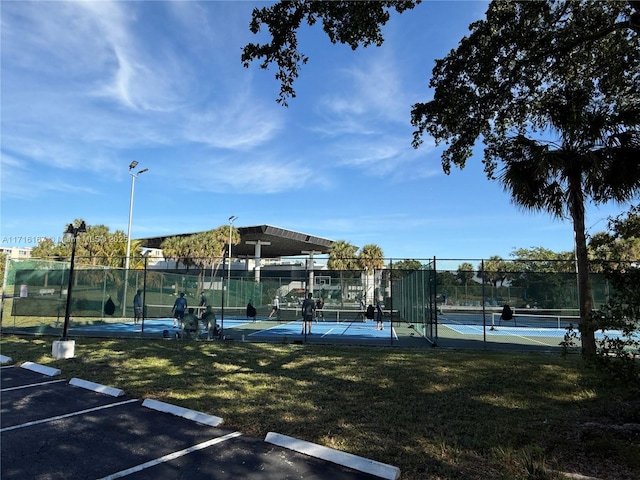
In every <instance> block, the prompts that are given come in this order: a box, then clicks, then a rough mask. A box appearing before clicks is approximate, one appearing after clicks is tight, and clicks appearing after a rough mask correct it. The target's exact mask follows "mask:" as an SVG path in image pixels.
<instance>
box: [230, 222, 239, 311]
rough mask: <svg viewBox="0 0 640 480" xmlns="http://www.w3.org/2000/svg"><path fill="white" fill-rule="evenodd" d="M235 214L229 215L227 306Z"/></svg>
mask: <svg viewBox="0 0 640 480" xmlns="http://www.w3.org/2000/svg"><path fill="white" fill-rule="evenodd" d="M237 218H238V217H236V216H235V215H231V216H230V217H229V265H227V306H229V305H230V304H229V290H230V287H231V226H232V225H233V221H234V220H235V219H237Z"/></svg>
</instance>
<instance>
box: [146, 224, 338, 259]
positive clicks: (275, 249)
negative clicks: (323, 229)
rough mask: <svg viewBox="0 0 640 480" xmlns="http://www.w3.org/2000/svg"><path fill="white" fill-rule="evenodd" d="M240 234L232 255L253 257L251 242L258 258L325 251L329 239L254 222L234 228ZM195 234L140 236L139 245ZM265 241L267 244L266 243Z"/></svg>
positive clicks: (327, 251) (150, 244)
mask: <svg viewBox="0 0 640 480" xmlns="http://www.w3.org/2000/svg"><path fill="white" fill-rule="evenodd" d="M238 232H239V233H240V243H239V244H238V245H233V248H232V249H231V251H232V255H233V256H234V257H236V258H238V257H247V258H253V257H254V256H255V243H247V242H260V243H261V247H260V249H261V253H260V257H261V258H278V257H293V256H298V255H307V254H308V253H309V252H311V251H312V252H314V254H321V253H329V249H330V248H331V244H332V243H333V241H332V240H328V239H326V238H320V237H315V236H313V235H308V234H306V233H300V232H293V231H291V230H285V229H284V228H278V227H273V226H271V225H258V226H255V227H238ZM195 233H200V232H193V233H179V234H176V235H166V236H163V237H150V238H142V239H140V240H139V241H140V242H141V246H142V247H143V248H160V245H161V244H162V242H163V241H164V240H165V238H169V237H187V236H189V235H194V234H195ZM266 243H269V245H266Z"/></svg>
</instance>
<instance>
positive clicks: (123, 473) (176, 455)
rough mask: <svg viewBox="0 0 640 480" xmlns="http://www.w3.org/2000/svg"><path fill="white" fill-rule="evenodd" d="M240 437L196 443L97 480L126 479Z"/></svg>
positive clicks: (230, 436) (238, 434)
mask: <svg viewBox="0 0 640 480" xmlns="http://www.w3.org/2000/svg"><path fill="white" fill-rule="evenodd" d="M240 435H242V433H240V432H233V433H229V434H227V435H224V436H222V437H217V438H213V439H211V440H207V441H206V442H202V443H198V444H197V445H194V446H192V447H189V448H185V449H183V450H178V451H177V452H173V453H169V454H167V455H164V456H162V457H160V458H156V459H155V460H150V461H148V462H145V463H141V464H140V465H136V466H135V467H131V468H127V469H126V470H120V471H119V472H116V473H112V474H111V475H107V476H106V477H102V478H101V479H99V480H113V479H116V478H122V477H126V476H127V475H131V474H132V473H136V472H140V471H142V470H145V469H147V468H151V467H155V466H156V465H160V464H161V463H165V462H169V461H171V460H175V459H176V458H179V457H183V456H185V455H188V454H189V453H193V452H196V451H198V450H202V449H203V448H207V447H210V446H211V445H215V444H217V443H222V442H226V441H227V440H231V439H232V438H235V437H239V436H240Z"/></svg>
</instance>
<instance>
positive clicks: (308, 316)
mask: <svg viewBox="0 0 640 480" xmlns="http://www.w3.org/2000/svg"><path fill="white" fill-rule="evenodd" d="M315 309H316V304H315V302H314V301H313V293H309V294H307V298H305V299H304V301H303V302H302V332H300V335H305V334H307V335H311V325H313V313H314V311H315Z"/></svg>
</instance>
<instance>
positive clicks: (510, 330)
mask: <svg viewBox="0 0 640 480" xmlns="http://www.w3.org/2000/svg"><path fill="white" fill-rule="evenodd" d="M445 326H446V327H448V328H450V329H451V330H453V331H454V332H457V333H460V334H462V335H483V334H484V333H485V332H486V334H487V335H514V336H520V337H554V338H555V337H558V338H564V336H565V334H566V333H567V330H566V329H564V328H530V327H502V326H500V327H495V329H494V330H491V327H490V326H487V327H483V326H482V325H449V324H447V325H445ZM577 333H578V336H580V333H579V332H577ZM604 335H605V334H604V333H603V332H602V331H599V332H596V338H604ZM606 335H607V336H608V337H609V338H620V337H623V335H622V332H621V331H619V330H607V331H606Z"/></svg>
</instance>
